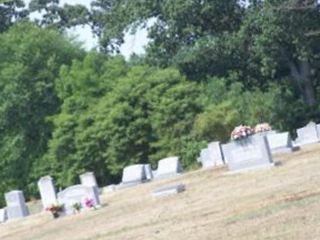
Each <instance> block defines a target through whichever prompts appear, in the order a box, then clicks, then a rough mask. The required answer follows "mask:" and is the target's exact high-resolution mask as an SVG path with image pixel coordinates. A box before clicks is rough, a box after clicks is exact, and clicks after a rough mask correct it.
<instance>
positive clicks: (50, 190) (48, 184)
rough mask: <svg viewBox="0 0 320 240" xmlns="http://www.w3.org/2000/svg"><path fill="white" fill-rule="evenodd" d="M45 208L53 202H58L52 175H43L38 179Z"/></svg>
mask: <svg viewBox="0 0 320 240" xmlns="http://www.w3.org/2000/svg"><path fill="white" fill-rule="evenodd" d="M38 188H39V192H40V196H41V201H42V206H43V209H45V208H46V207H49V206H50V205H52V204H57V195H56V190H55V187H54V184H53V181H52V178H51V177H50V176H46V177H42V178H40V180H39V181H38Z"/></svg>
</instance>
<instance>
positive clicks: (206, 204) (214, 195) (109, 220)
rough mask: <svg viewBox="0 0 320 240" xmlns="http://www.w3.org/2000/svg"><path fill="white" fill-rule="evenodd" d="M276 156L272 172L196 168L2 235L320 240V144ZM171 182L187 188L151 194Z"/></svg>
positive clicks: (3, 229) (25, 239)
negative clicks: (92, 206)
mask: <svg viewBox="0 0 320 240" xmlns="http://www.w3.org/2000/svg"><path fill="white" fill-rule="evenodd" d="M274 159H275V160H276V161H277V162H278V163H279V165H278V166H277V167H274V168H272V169H270V170H259V171H255V172H247V173H242V174H235V175H225V174H224V173H225V172H226V169H224V168H220V169H215V170H206V171H203V170H199V171H195V172H190V173H187V174H184V175H183V176H180V177H177V178H174V179H170V180H163V181H158V182H153V183H148V184H143V185H140V186H137V187H134V188H131V189H123V190H120V191H117V192H115V193H112V194H109V195H105V196H103V197H102V200H103V203H104V207H103V208H101V209H99V210H97V211H90V212H86V213H81V214H78V215H73V216H69V217H65V218H61V219H58V220H53V219H51V217H50V215H47V214H42V215H41V214H40V215H37V216H32V217H29V218H28V219H24V220H19V221H16V222H11V223H6V224H3V225H1V226H0V239H1V240H56V239H57V240H75V239H77V240H80V239H81V240H102V239H121V240H127V239H128V240H139V239H147V240H149V239H151V240H152V239H154V240H156V239H170V240H171V239H183V240H187V239H188V240H198V239H201V240H203V239H210V240H213V239H219V240H221V239H223V240H225V239H237V240H244V239H250V240H251V239H259V240H260V239H281V240H283V239H288V240H289V239H290V240H292V239H299V240H300V239H308V240H309V239H320V144H317V145H310V146H307V147H305V148H303V149H301V150H300V151H298V152H295V153H293V154H284V155H277V156H274ZM174 182H177V183H180V182H181V183H184V184H185V185H186V191H185V192H184V193H181V194H179V195H176V196H173V197H168V198H161V199H154V198H152V196H151V195H150V192H151V191H152V190H153V189H154V188H156V187H158V186H162V185H165V184H168V183H174Z"/></svg>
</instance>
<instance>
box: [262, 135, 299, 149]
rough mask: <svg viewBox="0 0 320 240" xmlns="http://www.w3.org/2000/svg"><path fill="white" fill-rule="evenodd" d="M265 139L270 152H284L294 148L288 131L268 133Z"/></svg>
mask: <svg viewBox="0 0 320 240" xmlns="http://www.w3.org/2000/svg"><path fill="white" fill-rule="evenodd" d="M267 139H268V143H269V147H270V150H271V152H272V153H285V152H292V151H293V150H294V148H293V144H292V140H291V137H290V134H289V132H284V133H275V134H269V135H268V136H267Z"/></svg>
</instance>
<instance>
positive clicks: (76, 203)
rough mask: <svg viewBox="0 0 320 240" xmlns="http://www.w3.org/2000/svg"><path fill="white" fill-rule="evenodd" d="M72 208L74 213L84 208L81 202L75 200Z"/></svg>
mask: <svg viewBox="0 0 320 240" xmlns="http://www.w3.org/2000/svg"><path fill="white" fill-rule="evenodd" d="M72 208H73V212H74V213H79V212H80V210H81V208H82V206H81V203H79V202H75V203H74V204H72Z"/></svg>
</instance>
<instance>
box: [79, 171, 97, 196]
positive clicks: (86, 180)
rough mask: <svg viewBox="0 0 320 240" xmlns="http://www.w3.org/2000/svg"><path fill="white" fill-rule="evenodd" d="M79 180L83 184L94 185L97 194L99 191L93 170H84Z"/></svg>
mask: <svg viewBox="0 0 320 240" xmlns="http://www.w3.org/2000/svg"><path fill="white" fill-rule="evenodd" d="M80 182H81V184H82V185H83V186H88V187H94V188H95V191H96V192H97V193H98V194H99V193H100V190H99V186H98V183H97V180H96V177H95V176H94V173H93V172H86V173H84V174H81V175H80Z"/></svg>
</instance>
